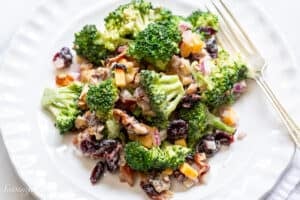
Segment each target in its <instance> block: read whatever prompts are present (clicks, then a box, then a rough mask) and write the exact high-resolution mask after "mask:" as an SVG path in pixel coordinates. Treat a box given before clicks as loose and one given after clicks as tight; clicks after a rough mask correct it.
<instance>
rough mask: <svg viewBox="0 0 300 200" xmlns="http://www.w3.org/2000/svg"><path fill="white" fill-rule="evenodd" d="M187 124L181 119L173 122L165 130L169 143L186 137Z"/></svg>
mask: <svg viewBox="0 0 300 200" xmlns="http://www.w3.org/2000/svg"><path fill="white" fill-rule="evenodd" d="M187 133H188V123H186V121H184V120H182V119H177V120H173V121H172V122H171V123H170V125H169V127H168V129H167V138H168V140H170V141H175V140H178V139H183V138H186V137H187Z"/></svg>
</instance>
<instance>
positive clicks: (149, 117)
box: [42, 0, 249, 200]
mask: <svg viewBox="0 0 300 200" xmlns="http://www.w3.org/2000/svg"><path fill="white" fill-rule="evenodd" d="M104 25H105V26H104V28H103V29H102V30H99V29H98V28H97V27H96V25H85V26H84V27H82V29H81V30H80V31H78V32H77V33H75V36H74V42H73V46H72V50H71V49H70V48H68V47H63V48H62V49H61V50H60V51H58V52H57V53H56V54H55V55H54V57H53V64H54V66H55V69H56V77H55V79H56V80H55V82H56V85H57V87H56V88H46V89H45V90H44V94H43V97H42V106H43V108H44V109H45V110H47V111H49V112H50V113H51V114H52V116H53V119H54V121H55V127H56V128H57V129H58V130H59V132H60V133H61V135H64V134H73V135H74V138H73V144H74V145H75V146H76V148H77V149H78V150H79V151H80V152H81V153H82V156H86V157H88V158H90V159H94V160H95V162H96V164H95V167H94V168H93V169H91V175H90V182H91V183H92V184H96V183H97V182H99V181H100V180H101V176H102V175H103V174H104V173H106V172H109V173H118V174H119V177H120V181H121V182H126V183H128V184H129V185H130V186H133V185H135V184H139V185H140V187H141V189H142V190H143V191H144V192H145V193H146V195H147V196H148V197H149V198H150V199H155V200H164V199H169V198H171V196H172V192H171V190H172V183H174V181H177V182H179V183H182V184H183V185H184V186H185V187H187V188H189V187H192V186H195V185H199V184H201V183H202V182H203V178H204V176H205V174H206V173H207V172H208V171H209V164H208V158H210V157H212V156H213V155H215V154H216V153H217V152H218V151H219V150H220V149H221V147H222V146H224V145H226V146H229V145H230V144H231V143H232V142H233V141H234V134H235V133H236V125H237V115H236V113H235V111H234V110H233V109H232V107H231V105H232V104H233V103H234V102H235V101H236V100H237V98H238V97H239V96H240V95H241V94H242V93H243V92H244V91H245V88H246V82H245V80H246V79H247V78H248V74H249V73H248V68H247V66H246V64H245V63H244V62H243V60H242V59H241V58H240V57H238V56H233V55H230V54H229V53H228V52H227V51H226V50H225V49H223V48H221V47H220V46H218V42H217V33H218V29H219V22H218V17H217V16H216V15H214V14H212V13H210V12H207V11H201V10H195V11H194V12H192V13H191V14H190V15H189V16H179V15H176V14H174V13H172V12H171V11H170V10H168V9H166V8H162V7H155V6H153V5H152V4H151V3H150V2H147V1H144V0H133V1H131V2H129V3H128V4H125V5H121V6H119V7H118V8H116V9H115V10H114V11H111V12H110V13H109V14H108V16H107V17H106V18H105V20H104ZM75 53H76V54H75ZM136 182H139V183H136Z"/></svg>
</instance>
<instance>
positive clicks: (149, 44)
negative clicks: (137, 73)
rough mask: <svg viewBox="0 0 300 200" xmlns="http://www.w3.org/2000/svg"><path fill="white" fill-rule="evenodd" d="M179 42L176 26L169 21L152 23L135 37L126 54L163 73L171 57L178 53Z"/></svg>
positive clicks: (179, 36)
mask: <svg viewBox="0 0 300 200" xmlns="http://www.w3.org/2000/svg"><path fill="white" fill-rule="evenodd" d="M180 41H181V34H180V32H179V29H178V27H177V24H175V23H173V22H169V21H163V22H158V23H153V24H150V25H149V26H148V27H147V28H146V29H144V30H143V31H142V32H140V33H139V34H138V35H137V37H136V39H135V41H134V42H132V43H131V44H130V45H129V50H128V54H129V55H130V56H132V57H134V58H135V59H137V60H139V61H141V60H142V61H146V62H148V63H150V64H152V65H153V66H154V67H155V68H156V69H157V70H160V71H165V70H166V67H167V65H168V63H169V61H170V60H171V58H172V56H173V55H174V54H177V53H178V52H179V48H178V45H179V42H180Z"/></svg>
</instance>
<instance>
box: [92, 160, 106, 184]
mask: <svg viewBox="0 0 300 200" xmlns="http://www.w3.org/2000/svg"><path fill="white" fill-rule="evenodd" d="M104 171H105V163H104V162H102V161H99V162H98V163H97V164H96V166H95V167H94V169H93V170H92V173H91V176H90V181H91V183H92V184H95V183H97V182H98V181H99V179H100V178H101V176H102V175H103V173H104Z"/></svg>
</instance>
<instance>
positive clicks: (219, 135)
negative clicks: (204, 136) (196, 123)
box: [214, 131, 233, 145]
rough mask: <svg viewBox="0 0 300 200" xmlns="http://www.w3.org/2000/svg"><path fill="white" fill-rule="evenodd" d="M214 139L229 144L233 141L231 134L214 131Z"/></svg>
mask: <svg viewBox="0 0 300 200" xmlns="http://www.w3.org/2000/svg"><path fill="white" fill-rule="evenodd" d="M214 137H215V140H217V141H219V142H220V144H222V145H230V144H231V143H232V142H233V136H231V135H228V134H227V133H224V132H220V131H218V132H216V133H215V134H214Z"/></svg>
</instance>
